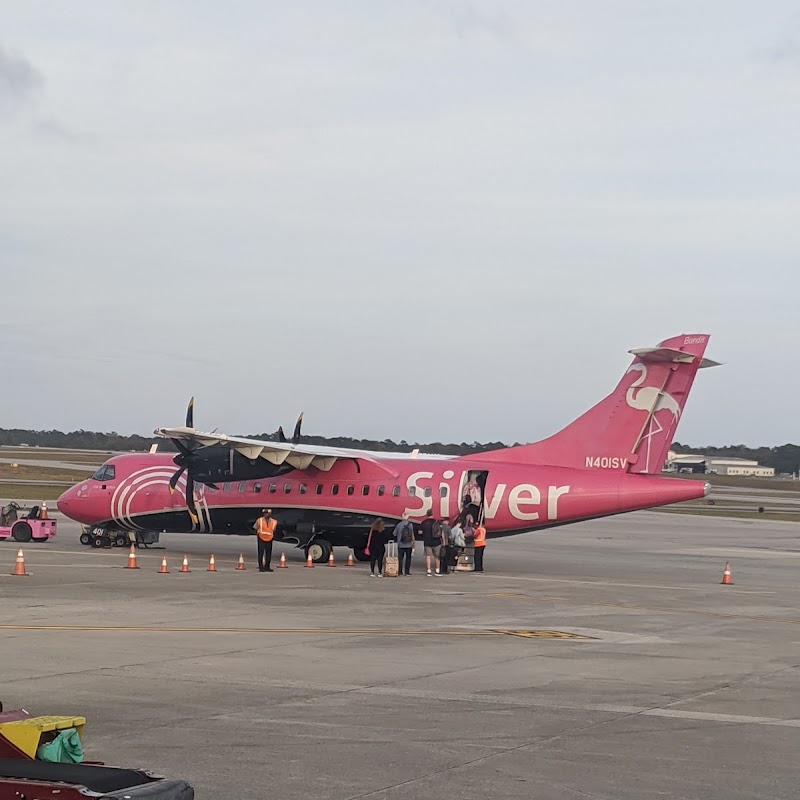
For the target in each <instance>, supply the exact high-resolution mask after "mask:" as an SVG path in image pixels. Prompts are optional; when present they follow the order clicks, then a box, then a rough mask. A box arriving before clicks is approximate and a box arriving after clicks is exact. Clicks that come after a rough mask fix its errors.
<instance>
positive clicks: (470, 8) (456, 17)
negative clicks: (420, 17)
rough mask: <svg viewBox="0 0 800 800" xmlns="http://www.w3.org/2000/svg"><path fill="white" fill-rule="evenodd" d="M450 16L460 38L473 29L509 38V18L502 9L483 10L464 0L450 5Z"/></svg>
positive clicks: (510, 28) (510, 26)
mask: <svg viewBox="0 0 800 800" xmlns="http://www.w3.org/2000/svg"><path fill="white" fill-rule="evenodd" d="M450 17H451V19H452V20H453V25H454V26H455V29H456V33H457V35H458V36H459V38H461V39H464V38H465V37H466V36H467V35H468V34H469V33H472V32H474V31H484V32H486V33H489V34H491V35H492V36H494V37H496V38H498V39H509V38H510V36H511V31H512V23H511V18H510V17H509V16H508V15H507V14H506V12H505V11H503V9H499V10H495V11H492V12H489V11H483V10H481V9H479V8H477V7H476V5H475V3H473V2H470V0H464V2H460V3H458V4H456V5H454V6H452V8H451V9H450Z"/></svg>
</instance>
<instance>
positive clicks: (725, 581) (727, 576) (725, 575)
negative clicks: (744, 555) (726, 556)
mask: <svg viewBox="0 0 800 800" xmlns="http://www.w3.org/2000/svg"><path fill="white" fill-rule="evenodd" d="M720 583H721V584H722V585H723V586H733V579H732V578H731V565H730V562H729V561H726V562H725V569H724V570H723V571H722V580H721V581H720Z"/></svg>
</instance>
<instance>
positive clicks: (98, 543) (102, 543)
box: [92, 536, 111, 548]
mask: <svg viewBox="0 0 800 800" xmlns="http://www.w3.org/2000/svg"><path fill="white" fill-rule="evenodd" d="M92 547H98V548H99V547H111V539H109V538H108V537H107V536H95V537H94V539H92Z"/></svg>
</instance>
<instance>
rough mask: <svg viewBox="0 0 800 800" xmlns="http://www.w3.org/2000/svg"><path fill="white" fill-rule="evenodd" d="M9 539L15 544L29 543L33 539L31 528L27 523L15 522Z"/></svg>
mask: <svg viewBox="0 0 800 800" xmlns="http://www.w3.org/2000/svg"><path fill="white" fill-rule="evenodd" d="M11 538H12V539H13V540H14V541H15V542H29V541H30V540H31V539H32V538H33V528H31V526H30V525H29V524H28V523H27V522H15V523H14V525H13V526H12V528H11Z"/></svg>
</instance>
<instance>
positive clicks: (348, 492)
mask: <svg viewBox="0 0 800 800" xmlns="http://www.w3.org/2000/svg"><path fill="white" fill-rule="evenodd" d="M355 490H356V487H355V486H353V484H352V483H351V484H348V486H347V494H353V492H354V491H355Z"/></svg>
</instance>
